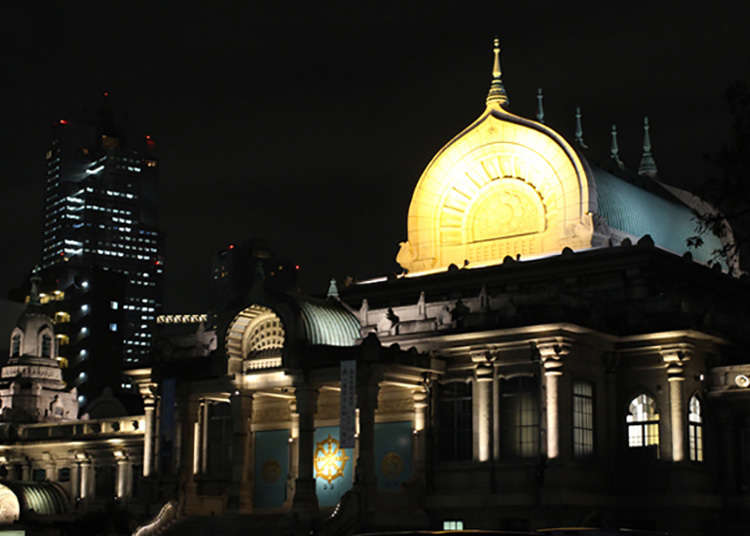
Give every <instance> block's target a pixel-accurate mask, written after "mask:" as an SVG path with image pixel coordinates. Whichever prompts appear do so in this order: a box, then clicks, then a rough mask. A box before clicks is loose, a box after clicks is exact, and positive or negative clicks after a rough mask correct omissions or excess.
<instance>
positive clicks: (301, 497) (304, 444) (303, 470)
mask: <svg viewBox="0 0 750 536" xmlns="http://www.w3.org/2000/svg"><path fill="white" fill-rule="evenodd" d="M295 397H296V400H297V411H298V412H299V441H298V447H297V451H298V454H297V456H298V468H297V479H296V480H295V483H294V498H293V499H292V510H293V511H294V512H296V513H298V514H300V515H301V516H303V517H305V518H307V519H308V520H309V519H311V518H313V517H315V516H317V514H318V497H317V495H315V479H314V478H313V454H314V452H313V450H314V447H315V445H314V443H315V442H314V434H315V411H316V410H317V406H318V390H317V389H315V388H314V387H312V386H311V385H298V386H297V387H296V389H295Z"/></svg>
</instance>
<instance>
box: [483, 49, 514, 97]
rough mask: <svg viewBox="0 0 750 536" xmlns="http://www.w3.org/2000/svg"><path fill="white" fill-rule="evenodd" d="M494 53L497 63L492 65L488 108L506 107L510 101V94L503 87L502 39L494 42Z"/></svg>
mask: <svg viewBox="0 0 750 536" xmlns="http://www.w3.org/2000/svg"><path fill="white" fill-rule="evenodd" d="M493 52H494V53H495V62H494V63H493V64H492V83H491V84H490V92H489V94H488V95H487V106H493V105H494V106H499V107H501V108H502V107H505V106H507V105H508V104H509V103H510V101H509V100H508V94H507V93H506V92H505V86H503V71H502V69H500V39H498V38H497V37H496V38H495V39H494V41H493Z"/></svg>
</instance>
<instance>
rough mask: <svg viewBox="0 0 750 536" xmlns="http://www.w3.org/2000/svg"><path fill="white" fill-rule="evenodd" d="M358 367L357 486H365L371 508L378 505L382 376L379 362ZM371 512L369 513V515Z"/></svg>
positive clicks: (366, 504)
mask: <svg viewBox="0 0 750 536" xmlns="http://www.w3.org/2000/svg"><path fill="white" fill-rule="evenodd" d="M358 368H359V370H357V406H359V452H358V454H357V465H356V479H355V485H356V486H357V487H359V488H360V489H361V491H362V492H363V493H362V498H363V499H364V504H365V508H366V510H367V511H369V510H373V509H374V508H375V496H376V493H377V489H378V484H377V475H376V473H375V410H376V409H377V406H378V392H379V390H380V381H379V378H380V375H379V374H377V373H376V371H375V370H373V369H375V368H376V366H375V365H369V366H360V367H358ZM365 515H367V514H365Z"/></svg>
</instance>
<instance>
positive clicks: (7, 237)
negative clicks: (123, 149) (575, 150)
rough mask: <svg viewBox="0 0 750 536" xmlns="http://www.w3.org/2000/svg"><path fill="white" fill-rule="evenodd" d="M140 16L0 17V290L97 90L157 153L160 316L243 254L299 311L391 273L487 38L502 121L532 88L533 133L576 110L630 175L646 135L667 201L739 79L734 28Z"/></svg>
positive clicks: (31, 245)
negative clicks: (292, 285) (219, 254)
mask: <svg viewBox="0 0 750 536" xmlns="http://www.w3.org/2000/svg"><path fill="white" fill-rule="evenodd" d="M73 4H75V5H74V6H73V7H69V6H70V5H73ZM161 4H162V3H156V2H153V3H151V4H149V5H148V7H142V8H140V7H133V6H137V4H135V3H130V2H128V3H126V2H117V3H107V4H102V3H97V4H90V5H86V6H83V5H82V4H80V5H79V3H78V2H68V3H67V4H66V7H65V8H64V9H63V7H62V6H60V7H58V8H47V9H44V10H41V9H40V10H38V11H30V10H29V11H27V10H21V9H19V10H14V9H8V8H4V7H3V8H0V65H2V69H0V81H1V83H0V96H1V97H2V98H1V99H0V102H2V123H3V127H2V128H0V141H1V142H2V143H0V148H1V149H0V177H1V179H0V188H1V190H0V229H1V230H0V247H2V251H3V252H4V257H5V262H3V263H2V266H0V281H2V282H3V285H4V287H5V289H7V288H10V287H13V286H16V285H18V284H19V283H20V282H21V280H22V279H23V277H24V275H25V274H26V273H27V272H28V270H29V269H30V268H31V267H32V266H33V265H34V264H35V263H36V262H38V257H39V228H40V207H41V198H42V185H43V179H44V167H43V164H44V153H45V151H46V147H47V143H48V140H49V135H50V131H49V125H50V124H51V123H52V122H54V121H56V120H58V119H60V118H62V117H66V116H69V117H71V116H75V115H77V114H79V113H80V111H81V110H85V109H91V108H92V107H93V106H94V105H95V103H96V102H97V101H98V98H99V95H100V94H101V93H102V92H103V91H104V90H108V91H110V92H111V95H112V100H113V103H114V105H115V107H116V108H117V109H118V110H119V111H120V112H121V113H122V114H127V127H128V129H129V130H130V132H132V133H134V134H138V135H142V134H147V133H148V134H151V135H152V136H154V137H155V138H156V139H157V140H158V142H159V156H160V158H161V214H160V217H161V226H162V229H163V230H164V231H165V233H166V237H167V245H166V257H167V274H168V276H167V288H166V293H167V296H166V298H167V310H169V311H172V312H193V311H199V310H203V309H204V308H205V306H204V302H205V300H206V297H207V290H206V287H207V282H208V273H209V262H210V258H211V255H212V253H214V252H215V251H216V250H218V249H219V248H221V247H223V246H225V245H226V244H228V243H229V242H232V241H239V240H241V239H243V238H246V237H250V236H259V237H264V238H266V239H267V240H269V241H270V243H271V244H272V245H273V246H274V248H275V249H276V250H277V251H278V252H280V253H281V254H283V255H285V256H288V257H291V258H293V259H295V261H296V262H298V263H299V264H300V265H301V266H302V270H301V274H302V285H303V288H304V289H305V290H306V291H308V292H311V293H320V292H324V291H325V289H326V288H327V280H328V278H329V277H331V276H337V277H341V276H345V275H349V274H351V275H355V276H358V277H367V276H372V275H378V274H382V273H385V272H389V271H395V270H396V269H397V267H396V264H395V262H394V258H395V255H396V251H397V248H398V242H399V241H402V240H405V239H406V215H407V209H408V206H409V201H410V199H411V192H412V189H413V187H414V185H415V184H416V182H417V180H418V179H419V176H420V174H421V172H422V170H423V169H424V167H425V166H426V165H427V163H428V162H429V161H430V159H431V158H432V156H433V155H434V154H435V153H436V152H437V151H438V149H439V148H440V147H441V146H442V145H443V144H444V143H445V142H446V141H448V140H449V139H450V138H451V137H452V136H453V135H454V134H456V133H458V132H459V131H460V130H461V129H462V128H463V127H465V126H466V125H467V124H468V123H470V122H471V121H472V120H473V119H475V118H476V117H477V116H478V115H479V114H480V113H481V112H482V110H483V106H484V98H485V95H486V92H487V89H488V87H489V81H490V70H491V51H490V42H491V38H492V36H493V35H495V34H497V35H499V36H500V37H501V42H502V46H503V53H502V64H503V71H504V81H505V86H506V88H507V90H508V93H509V96H510V99H511V107H510V110H511V111H513V112H515V113H518V114H520V115H525V116H528V117H533V116H534V114H535V102H536V100H535V93H536V88H537V87H542V88H544V92H545V112H546V119H547V124H549V125H550V126H552V127H553V128H555V129H557V130H558V131H560V132H562V133H563V134H564V135H566V136H567V137H568V138H569V139H571V138H572V130H573V114H574V109H575V106H576V105H580V106H582V108H583V112H584V132H585V135H584V137H585V138H586V140H587V142H588V144H589V145H590V146H592V149H593V150H594V151H595V152H599V153H602V154H606V151H607V148H608V144H609V141H608V131H609V125H610V124H611V123H613V122H615V123H617V125H618V130H619V131H620V146H621V155H622V156H623V159H624V161H625V163H626V165H629V166H631V167H637V165H638V160H639V155H640V144H641V124H642V117H643V115H644V114H647V115H649V117H650V120H651V125H652V140H653V144H654V152H655V155H656V159H657V164H658V165H659V167H660V171H661V172H662V175H663V177H664V179H665V180H666V181H668V182H671V183H673V184H676V185H691V184H694V183H696V181H698V180H700V179H701V178H702V177H705V176H706V174H707V168H706V166H705V164H704V161H703V156H702V155H703V154H704V153H707V152H711V151H714V150H716V149H717V148H718V147H719V145H720V143H721V142H722V141H723V140H725V139H728V138H729V116H728V113H727V111H726V106H725V101H724V98H723V94H724V91H725V89H726V87H727V86H728V85H729V83H730V82H732V81H733V80H736V79H740V78H745V79H747V78H748V68H749V67H750V46H749V44H750V39H748V33H747V28H746V21H747V15H748V10H747V8H743V9H744V12H737V10H736V8H732V9H730V8H729V7H726V8H722V7H713V6H712V7H704V8H703V9H704V11H703V12H700V11H696V10H688V9H687V4H684V3H680V4H677V3H675V4H673V5H662V3H652V4H651V5H650V6H649V5H648V4H646V3H643V4H640V3H634V2H630V3H603V2H602V3H599V6H600V7H598V8H590V7H587V8H585V9H583V8H582V9H579V10H577V9H576V8H573V7H570V6H574V5H577V4H576V3H573V2H570V3H568V2H566V3H556V4H557V6H556V7H548V6H547V3H545V2H516V3H511V2H494V3H492V4H491V5H493V6H495V7H494V8H492V9H487V8H484V7H482V4H478V3H473V2H461V3H455V4H454V5H453V6H452V8H450V9H438V8H436V7H435V6H436V5H437V3H424V4H420V5H417V4H416V3H410V2H409V3H407V2H404V4H409V5H410V6H411V7H408V8H404V7H401V6H398V4H396V3H394V4H389V3H383V2H379V3H372V4H370V5H369V7H363V4H361V3H357V2H349V3H346V4H344V3H342V4H341V6H339V7H338V8H333V7H331V8H328V9H324V8H322V7H318V6H322V5H324V4H325V3H315V8H312V7H308V8H303V9H300V8H299V7H298V6H297V5H296V3H283V5H282V6H281V7H278V8H268V7H266V8H260V7H258V6H254V5H250V6H248V7H244V8H220V7H218V8H217V7H213V6H212V7H211V8H206V9H204V10H199V11H190V10H187V9H186V7H187V6H188V5H190V4H189V3H184V2H181V3H170V4H169V5H161ZM559 4H563V7H561V6H560V5H559ZM665 4H666V3H665ZM727 5H728V3H727ZM344 6H346V7H344ZM3 292H4V291H3Z"/></svg>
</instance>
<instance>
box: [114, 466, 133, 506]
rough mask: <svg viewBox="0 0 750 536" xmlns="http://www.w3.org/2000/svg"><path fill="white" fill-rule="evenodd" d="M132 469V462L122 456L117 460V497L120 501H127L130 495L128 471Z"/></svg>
mask: <svg viewBox="0 0 750 536" xmlns="http://www.w3.org/2000/svg"><path fill="white" fill-rule="evenodd" d="M129 469H130V460H128V459H127V457H125V456H121V457H120V458H118V460H117V479H116V483H115V497H117V498H118V499H127V498H128V497H129V494H128V480H129V479H128V472H129V471H128V470H129Z"/></svg>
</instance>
